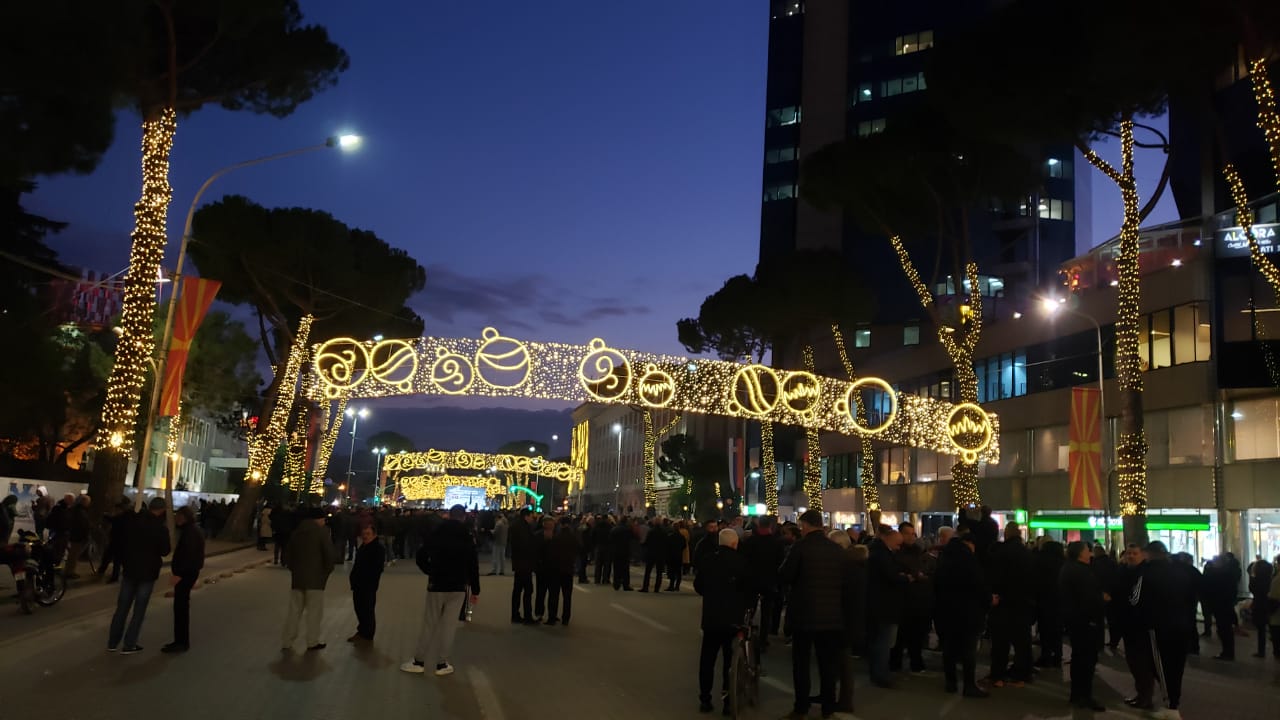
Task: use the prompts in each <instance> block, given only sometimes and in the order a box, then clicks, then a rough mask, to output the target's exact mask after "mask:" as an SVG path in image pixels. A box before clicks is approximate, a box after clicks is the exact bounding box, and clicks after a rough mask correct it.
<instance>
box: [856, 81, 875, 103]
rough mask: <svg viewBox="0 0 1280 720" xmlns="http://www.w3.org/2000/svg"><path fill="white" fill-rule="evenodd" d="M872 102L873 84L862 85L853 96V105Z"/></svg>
mask: <svg viewBox="0 0 1280 720" xmlns="http://www.w3.org/2000/svg"><path fill="white" fill-rule="evenodd" d="M871 100H872V97H871V83H860V84H859V85H858V91H857V92H856V93H854V95H853V103H852V104H854V105H857V104H858V103H860V102H870V101H871Z"/></svg>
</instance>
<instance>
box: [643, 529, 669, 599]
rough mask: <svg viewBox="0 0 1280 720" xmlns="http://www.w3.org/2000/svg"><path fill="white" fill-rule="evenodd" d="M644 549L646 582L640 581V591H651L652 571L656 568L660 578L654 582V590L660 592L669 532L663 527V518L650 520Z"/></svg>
mask: <svg viewBox="0 0 1280 720" xmlns="http://www.w3.org/2000/svg"><path fill="white" fill-rule="evenodd" d="M642 549H643V553H644V582H642V583H640V592H642V593H647V592H649V577H650V573H651V572H652V571H653V570H655V569H656V570H657V571H658V578H657V581H656V582H655V583H654V584H653V591H654V592H655V593H660V592H662V573H663V571H664V570H665V569H666V565H667V557H666V554H667V532H666V530H665V529H664V528H663V527H662V520H660V519H658V518H653V519H652V520H650V521H649V534H648V535H645V537H644V543H643V545H642Z"/></svg>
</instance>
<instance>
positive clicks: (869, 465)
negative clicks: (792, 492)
mask: <svg viewBox="0 0 1280 720" xmlns="http://www.w3.org/2000/svg"><path fill="white" fill-rule="evenodd" d="M831 337H832V339H834V340H835V343H836V352H838V353H839V354H840V364H841V365H843V366H844V371H845V374H847V375H848V376H849V382H851V383H852V382H857V381H858V373H857V372H856V371H855V369H854V367H853V361H852V360H850V359H849V350H848V348H846V347H845V344H844V333H842V332H840V326H839V325H832V326H831ZM853 402H854V410H855V412H856V413H857V415H858V424H859V425H861V426H862V427H867V406H866V402H865V401H863V399H862V393H860V392H858V393H854V394H853ZM858 447H859V449H860V450H861V462H859V467H858V486H859V487H861V488H862V502H863V505H865V506H866V508H867V514H868V515H871V514H873V513H874V514H875V522H873V523H872V524H873V525H878V524H879V518H880V486H879V485H877V484H876V450H875V447H874V446H873V445H872V444H871V439H870V438H867V437H862V436H859V438H858Z"/></svg>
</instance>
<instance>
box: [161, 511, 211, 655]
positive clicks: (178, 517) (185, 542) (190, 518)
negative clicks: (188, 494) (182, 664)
mask: <svg viewBox="0 0 1280 720" xmlns="http://www.w3.org/2000/svg"><path fill="white" fill-rule="evenodd" d="M173 523H174V525H175V526H176V527H177V529H178V547H176V548H174V551H173V560H172V561H171V562H170V564H169V567H170V569H171V570H172V571H173V577H171V578H169V582H170V583H171V584H172V585H173V642H171V643H169V644H168V645H165V646H164V647H162V648H160V652H166V653H183V652H186V651H187V650H188V649H190V648H191V588H193V587H195V586H196V579H197V578H199V577H200V570H201V569H203V568H204V533H202V532H200V528H199V526H197V525H196V515H195V513H194V512H192V510H191V507H190V506H187V507H182V508H178V511H177V512H176V513H174V514H173Z"/></svg>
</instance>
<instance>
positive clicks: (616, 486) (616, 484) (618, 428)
mask: <svg viewBox="0 0 1280 720" xmlns="http://www.w3.org/2000/svg"><path fill="white" fill-rule="evenodd" d="M613 434H614V435H617V436H618V465H617V468H616V470H617V472H616V473H615V474H614V477H613V511H614V512H618V503H619V502H620V495H619V493H620V492H621V490H622V423H614V424H613Z"/></svg>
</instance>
